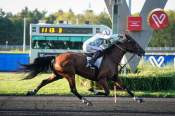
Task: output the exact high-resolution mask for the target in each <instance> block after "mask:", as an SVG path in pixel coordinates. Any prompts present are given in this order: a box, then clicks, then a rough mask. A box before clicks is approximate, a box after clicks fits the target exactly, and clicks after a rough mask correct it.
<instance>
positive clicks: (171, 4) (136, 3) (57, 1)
mask: <svg viewBox="0 0 175 116" xmlns="http://www.w3.org/2000/svg"><path fill="white" fill-rule="evenodd" d="M144 1H145V0H132V13H135V12H139V11H140V10H141V8H142V6H143V4H144ZM25 6H27V7H28V8H29V9H30V10H34V9H36V8H37V9H38V10H40V11H42V10H45V11H47V12H48V14H51V13H54V12H56V11H58V10H59V9H62V10H64V11H68V10H69V9H70V8H71V9H72V10H73V12H75V14H78V13H83V12H84V11H85V10H87V9H88V8H89V7H90V8H91V9H92V10H93V11H94V12H95V13H96V14H99V13H100V12H101V11H104V10H105V11H107V9H106V6H105V2H104V0H0V8H2V9H3V10H4V11H5V12H12V13H13V14H16V13H18V12H20V11H21V10H22V9H24V7H25ZM165 9H168V10H174V11H175V0H168V2H167V4H166V6H165Z"/></svg>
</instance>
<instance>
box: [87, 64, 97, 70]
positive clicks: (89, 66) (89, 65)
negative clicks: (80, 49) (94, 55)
mask: <svg viewBox="0 0 175 116" xmlns="http://www.w3.org/2000/svg"><path fill="white" fill-rule="evenodd" d="M86 67H88V68H90V69H95V66H93V65H92V64H90V63H87V64H86Z"/></svg>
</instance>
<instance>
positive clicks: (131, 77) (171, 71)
mask: <svg viewBox="0 0 175 116" xmlns="http://www.w3.org/2000/svg"><path fill="white" fill-rule="evenodd" d="M119 77H120V78H121V79H122V81H123V82H124V84H125V85H126V86H127V87H129V88H130V89H131V90H141V91H161V90H175V68H174V67H172V66H167V67H163V68H154V67H152V66H150V65H148V64H142V65H141V66H139V67H138V70H137V73H135V74H132V73H127V74H120V75H119ZM109 84H110V87H111V89H113V84H112V82H109Z"/></svg>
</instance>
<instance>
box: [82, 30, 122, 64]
mask: <svg viewBox="0 0 175 116" xmlns="http://www.w3.org/2000/svg"><path fill="white" fill-rule="evenodd" d="M120 36H121V35H120ZM118 38H119V36H118V34H111V31H110V30H104V31H103V32H102V33H98V34H96V35H94V36H93V37H91V38H89V39H88V40H86V41H85V42H84V43H83V52H84V53H92V54H93V55H92V57H91V59H88V60H87V67H95V65H94V63H95V61H96V60H97V58H99V57H100V56H101V53H102V51H103V50H104V49H106V48H108V47H109V45H111V42H113V41H114V40H115V41H116V40H117V39H118Z"/></svg>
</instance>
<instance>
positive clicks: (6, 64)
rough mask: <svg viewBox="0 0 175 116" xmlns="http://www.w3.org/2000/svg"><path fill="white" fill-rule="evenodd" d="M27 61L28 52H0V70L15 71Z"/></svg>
mask: <svg viewBox="0 0 175 116" xmlns="http://www.w3.org/2000/svg"><path fill="white" fill-rule="evenodd" d="M28 63H29V54H13V53H0V71H8V72H9V71H17V70H19V68H20V64H28Z"/></svg>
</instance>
